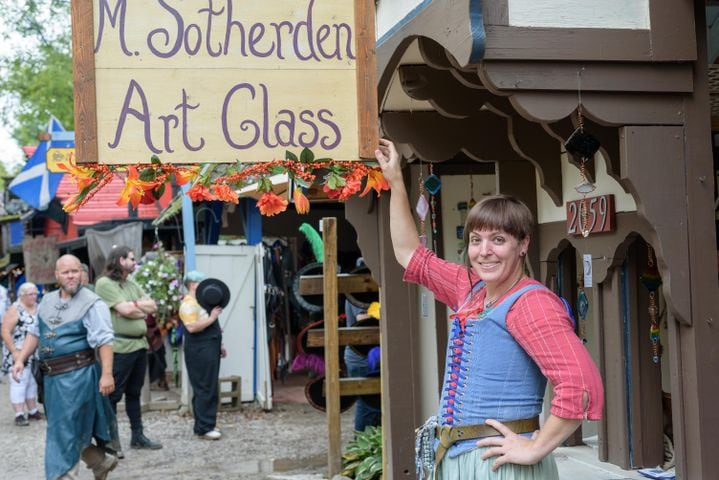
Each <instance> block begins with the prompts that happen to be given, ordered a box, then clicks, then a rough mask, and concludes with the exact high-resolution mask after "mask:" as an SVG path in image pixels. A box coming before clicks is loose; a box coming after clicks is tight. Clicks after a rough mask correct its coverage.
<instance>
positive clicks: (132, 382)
mask: <svg viewBox="0 0 719 480" xmlns="http://www.w3.org/2000/svg"><path fill="white" fill-rule="evenodd" d="M135 264H136V261H135V253H134V252H133V251H132V250H131V249H130V248H128V247H115V248H113V249H112V251H111V252H110V255H109V256H108V258H107V262H106V264H105V271H104V272H103V276H102V277H101V278H100V279H98V280H97V282H96V283H95V293H97V294H98V295H99V296H100V298H102V299H103V300H104V301H105V303H106V304H107V305H108V306H109V307H110V311H111V312H112V327H113V330H114V331H115V342H114V346H113V351H114V362H113V371H112V373H113V376H114V377H115V387H116V388H115V391H114V392H113V393H112V394H111V395H110V403H111V404H112V408H113V410H115V412H117V403H118V402H119V401H120V399H121V398H122V396H123V395H125V412H127V417H128V418H129V419H130V428H131V429H132V437H131V440H130V448H147V449H151V450H157V449H160V448H162V444H161V443H159V442H154V441H152V440H150V439H149V438H147V437H146V436H145V434H144V433H143V428H142V412H141V410H140V392H141V391H142V385H143V384H144V383H145V372H146V371H147V348H148V347H149V344H148V343H147V338H146V334H147V324H146V323H145V317H146V316H147V315H148V314H151V313H155V312H156V311H157V306H156V305H155V301H154V300H152V299H151V298H150V297H148V296H147V295H146V294H145V292H143V291H142V288H140V286H139V285H138V284H137V283H135V282H134V281H133V280H132V279H131V278H128V276H129V275H130V274H131V273H132V272H134V271H135ZM115 450H116V451H117V453H118V456H119V457H120V458H123V456H124V455H123V454H122V450H120V449H119V445H117V448H116V449H115Z"/></svg>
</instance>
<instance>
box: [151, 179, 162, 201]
mask: <svg viewBox="0 0 719 480" xmlns="http://www.w3.org/2000/svg"><path fill="white" fill-rule="evenodd" d="M163 193H165V184H164V183H163V184H162V185H160V186H159V187H157V188H156V189H154V190H153V191H152V195H153V196H154V197H155V198H156V199H158V200H159V199H160V197H162V194H163Z"/></svg>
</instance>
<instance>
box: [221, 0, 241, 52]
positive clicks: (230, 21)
mask: <svg viewBox="0 0 719 480" xmlns="http://www.w3.org/2000/svg"><path fill="white" fill-rule="evenodd" d="M233 27H237V29H238V30H239V31H240V40H241V42H242V43H241V46H240V53H241V54H242V56H243V57H246V56H247V50H245V27H244V26H243V25H242V23H241V22H238V21H237V20H233V19H232V0H228V1H227V26H226V27H225V46H224V48H223V50H222V51H223V54H224V55H227V52H228V51H229V50H230V40H231V39H232V28H233Z"/></svg>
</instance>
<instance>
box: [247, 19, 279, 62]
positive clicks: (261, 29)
mask: <svg viewBox="0 0 719 480" xmlns="http://www.w3.org/2000/svg"><path fill="white" fill-rule="evenodd" d="M264 35H265V26H264V25H263V24H261V23H255V24H254V25H252V26H251V27H250V39H249V40H250V42H249V43H250V52H252V54H253V55H256V56H258V57H269V56H270V55H272V52H273V50H274V49H275V44H274V43H271V44H270V49H269V50H267V51H266V52H260V51H259V50H257V49H256V48H255V45H256V44H257V43H259V42H260V40H262V37H263V36H264Z"/></svg>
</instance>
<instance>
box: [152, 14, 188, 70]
mask: <svg viewBox="0 0 719 480" xmlns="http://www.w3.org/2000/svg"><path fill="white" fill-rule="evenodd" d="M158 2H159V3H160V5H162V7H163V8H164V9H165V10H167V11H168V12H170V14H171V15H172V16H173V17H175V22H176V23H177V35H176V36H175V38H176V40H175V44H174V45H173V46H172V48H171V49H170V50H169V51H168V52H166V53H163V52H161V51H160V50H158V49H157V48H155V46H154V41H153V37H155V36H157V35H162V36H164V37H165V38H164V44H165V45H164V46H165V47H167V46H168V45H169V44H170V32H168V31H167V30H166V29H164V28H156V29H154V30H152V31H151V32H150V33H149V34H148V35H147V47H148V48H149V49H150V51H151V52H152V53H153V55H155V56H157V57H160V58H169V57H172V56H174V55H175V54H176V53H177V52H178V51H179V50H180V47H181V46H182V38H183V32H184V30H185V22H184V21H183V19H182V15H180V12H178V11H177V10H175V9H174V8H172V7H171V6H169V5H168V4H167V3H166V2H165V0H158Z"/></svg>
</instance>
